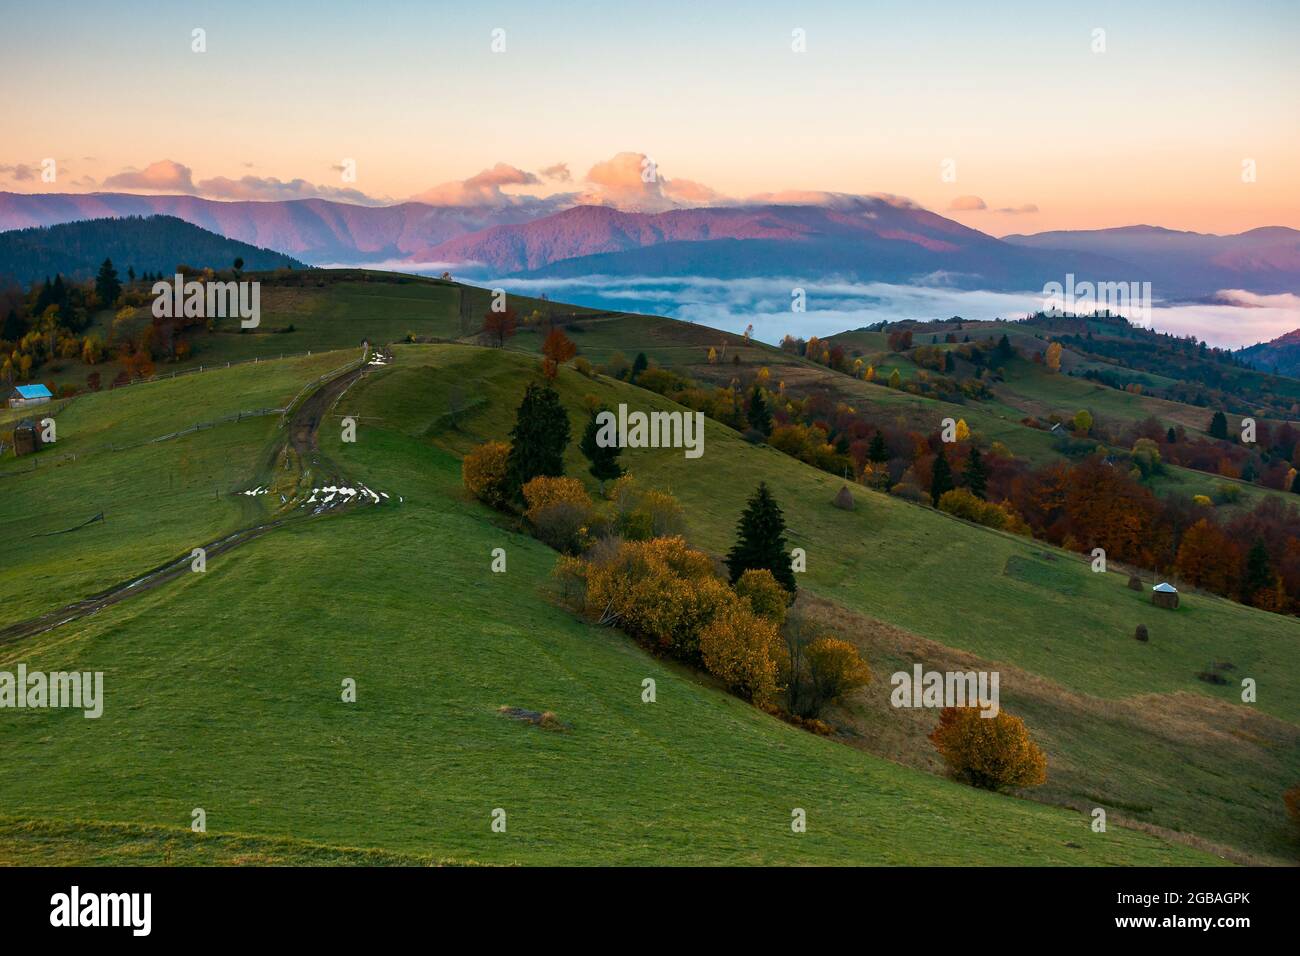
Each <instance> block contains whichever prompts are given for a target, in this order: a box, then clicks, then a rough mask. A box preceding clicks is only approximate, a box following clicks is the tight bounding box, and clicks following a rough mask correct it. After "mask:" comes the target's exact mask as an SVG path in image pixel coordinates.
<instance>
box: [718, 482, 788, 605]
mask: <svg viewBox="0 0 1300 956" xmlns="http://www.w3.org/2000/svg"><path fill="white" fill-rule="evenodd" d="M727 568H728V570H729V571H730V572H731V583H732V584H735V583H736V582H737V581H739V580H740V576H741V575H742V574H744V573H745V572H746V571H749V570H751V569H755V568H757V569H764V568H766V569H767V570H768V571H771V572H772V577H774V578H776V582H777V584H779V585H781V587H783V588H785V589H786V590H787V591H789V592H790V593H791V594H794V592H795V590H796V585H795V583H794V571H793V570H792V569H791V567H790V555H789V553H788V552H787V551H786V542H785V517H784V516H783V515H782V514H781V509H780V508H779V507H778V506H777V503H776V500H775V499H774V498H773V497H772V493H771V492H770V491H769V490H768V487H767V483H766V482H759V485H758V489H757V490H756V491H755V492H754V493H753V494H752V495H751V496H750V498H749V502H748V503H747V504H746V506H745V511H744V513H743V514H742V515H741V516H740V523H739V524H738V525H737V527H736V543H735V545H734V546H733V547H732V549H731V551H730V552H729V553H728V554H727Z"/></svg>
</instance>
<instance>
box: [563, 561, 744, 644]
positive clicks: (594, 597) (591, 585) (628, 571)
mask: <svg viewBox="0 0 1300 956" xmlns="http://www.w3.org/2000/svg"><path fill="white" fill-rule="evenodd" d="M584 584H585V593H584V595H583V600H582V603H583V607H584V609H585V611H586V613H587V615H588V616H589V617H592V618H594V619H596V620H597V621H599V622H600V623H602V624H613V625H617V626H618V627H620V628H622V629H623V630H624V631H626V632H627V633H628V634H630V635H631V636H632V637H635V638H637V639H639V640H642V641H646V642H648V643H651V644H653V645H655V646H656V647H658V648H660V649H661V650H666V651H671V652H673V653H674V654H676V655H677V656H678V657H681V658H683V659H684V660H688V661H691V662H692V663H699V662H700V657H699V633H700V630H701V629H702V628H703V627H704V625H705V624H707V623H708V622H709V621H710V620H711V619H712V618H713V616H714V614H716V613H717V612H718V609H719V608H720V607H722V606H723V605H724V604H726V603H728V602H729V601H735V600H736V597H735V595H734V593H733V592H732V591H731V589H730V588H728V587H727V586H726V584H724V583H723V582H722V581H721V580H719V579H718V577H717V576H716V574H715V573H714V570H713V561H712V559H711V558H710V557H709V556H708V555H707V554H705V553H704V552H702V551H695V550H692V549H691V548H690V547H688V546H687V544H686V542H685V540H684V539H682V538H679V537H671V538H654V539H652V540H650V541H624V542H620V543H618V544H617V545H616V546H614V547H613V548H612V549H609V550H607V551H605V552H604V553H596V554H593V555H592V556H591V560H590V561H589V562H588V563H587V567H586V569H585V575H584Z"/></svg>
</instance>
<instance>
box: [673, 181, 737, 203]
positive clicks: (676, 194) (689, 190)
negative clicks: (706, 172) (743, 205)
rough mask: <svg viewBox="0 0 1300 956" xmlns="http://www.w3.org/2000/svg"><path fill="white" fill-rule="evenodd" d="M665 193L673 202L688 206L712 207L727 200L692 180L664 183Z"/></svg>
mask: <svg viewBox="0 0 1300 956" xmlns="http://www.w3.org/2000/svg"><path fill="white" fill-rule="evenodd" d="M663 191H664V195H665V196H667V197H668V198H669V199H671V200H672V201H673V202H676V203H681V204H683V205H688V206H712V205H715V204H717V203H720V202H722V201H723V200H724V199H725V198H726V197H724V196H723V195H722V194H721V193H720V192H718V191H717V190H715V189H711V188H710V187H708V186H705V185H704V184H703V183H697V182H695V181H694V180H691V179H670V180H668V181H667V182H665V183H664V188H663Z"/></svg>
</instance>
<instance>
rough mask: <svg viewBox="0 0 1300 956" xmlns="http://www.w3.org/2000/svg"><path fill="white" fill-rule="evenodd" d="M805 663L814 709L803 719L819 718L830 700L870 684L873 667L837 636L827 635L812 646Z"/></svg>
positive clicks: (811, 707)
mask: <svg viewBox="0 0 1300 956" xmlns="http://www.w3.org/2000/svg"><path fill="white" fill-rule="evenodd" d="M803 660H804V664H805V666H806V667H807V677H808V697H807V700H808V706H809V708H810V710H811V713H810V714H805V715H804V716H816V715H817V714H819V713H821V710H822V708H823V707H825V706H826V705H827V704H829V703H830V702H831V701H834V700H836V699H838V698H840V697H842V696H844V695H845V694H847V693H849V692H850V691H852V690H856V689H857V688H859V687H865V686H866V685H867V684H868V683H869V682H870V681H871V668H869V667H868V666H867V665H866V663H865V662H864V661H863V660H862V658H861V657H859V656H858V649H857V648H856V647H854V646H853V645H852V644H850V643H849V642H848V641H843V640H840V639H839V638H837V637H832V636H830V635H826V636H824V637H819V638H817V639H816V640H814V641H812V642H811V643H809V645H808V647H807V648H806V649H805V651H804V654H803ZM791 679H795V678H794V677H792V678H791Z"/></svg>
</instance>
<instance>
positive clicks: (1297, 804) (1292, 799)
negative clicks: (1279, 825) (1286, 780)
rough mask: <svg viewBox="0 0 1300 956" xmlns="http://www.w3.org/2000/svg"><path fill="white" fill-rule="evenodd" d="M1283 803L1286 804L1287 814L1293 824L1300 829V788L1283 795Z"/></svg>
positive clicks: (1294, 788) (1293, 788)
mask: <svg viewBox="0 0 1300 956" xmlns="http://www.w3.org/2000/svg"><path fill="white" fill-rule="evenodd" d="M1282 802H1283V803H1285V804H1286V812H1287V815H1288V816H1289V817H1290V818H1291V822H1292V823H1294V824H1295V825H1296V826H1297V827H1300V786H1296V787H1292V788H1291V789H1290V790H1288V791H1287V792H1286V793H1284V794H1282Z"/></svg>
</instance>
